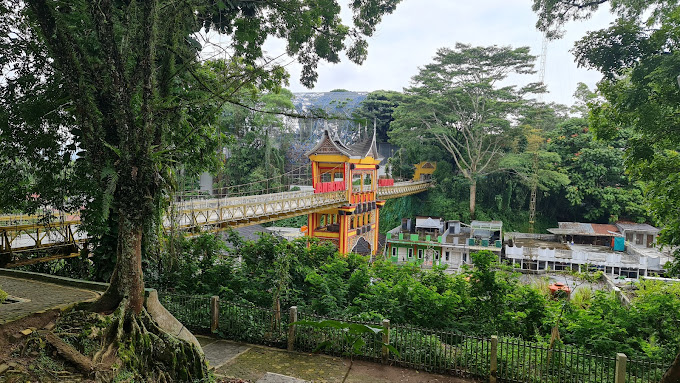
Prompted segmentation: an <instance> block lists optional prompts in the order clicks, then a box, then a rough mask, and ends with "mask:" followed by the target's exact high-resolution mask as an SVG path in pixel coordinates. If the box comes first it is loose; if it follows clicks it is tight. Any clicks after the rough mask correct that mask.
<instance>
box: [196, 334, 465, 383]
mask: <svg viewBox="0 0 680 383" xmlns="http://www.w3.org/2000/svg"><path fill="white" fill-rule="evenodd" d="M197 338H198V340H199V342H201V345H202V346H203V351H204V352H205V356H206V358H207V359H208V362H209V364H210V368H211V369H214V370H215V373H216V374H217V375H222V376H226V377H230V378H239V379H244V380H247V381H250V382H270V381H271V380H270V379H272V377H271V375H272V374H269V375H267V374H268V373H274V374H281V375H286V376H291V377H294V378H298V379H301V380H303V381H311V382H321V383H336V382H337V383H339V382H342V379H343V377H344V376H345V373H347V368H348V367H349V360H347V359H343V358H337V357H330V356H326V355H313V354H306V353H298V352H286V351H284V350H279V349H274V348H269V347H263V346H255V345H249V344H243V343H237V342H231V341H226V340H216V339H214V338H208V337H203V336H199V337H197ZM347 382H348V383H359V382H374V383H389V382H413V383H416V382H421V383H467V382H474V380H469V379H461V378H456V377H452V376H445V375H436V374H429V373H426V372H419V371H416V370H410V369H405V368H400V367H392V366H386V365H381V364H377V363H370V362H365V361H355V362H354V364H353V366H352V370H351V371H350V374H349V376H348V377H347Z"/></svg>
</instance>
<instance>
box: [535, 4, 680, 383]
mask: <svg viewBox="0 0 680 383" xmlns="http://www.w3.org/2000/svg"><path fill="white" fill-rule="evenodd" d="M603 4H608V5H609V6H610V8H611V10H612V12H613V13H614V14H616V16H617V19H616V21H615V22H614V23H612V24H611V26H609V27H608V28H603V29H600V30H596V31H593V32H590V33H588V34H587V35H586V36H585V37H583V38H582V39H581V40H580V41H578V42H577V43H576V46H575V48H574V53H575V56H576V61H577V62H578V64H579V65H581V66H585V67H588V68H593V69H597V70H599V71H600V72H601V73H602V75H603V78H602V80H601V81H600V83H599V84H598V91H599V92H600V94H601V95H602V96H603V97H604V99H605V100H604V101H601V102H594V103H592V108H591V124H592V125H593V128H594V129H595V131H596V133H597V135H598V136H600V137H604V138H608V137H612V136H615V135H616V134H617V132H618V131H619V130H621V129H626V128H632V129H633V131H634V135H633V137H632V138H631V139H630V140H628V147H627V149H626V160H627V164H626V165H627V166H626V168H627V171H628V172H629V173H630V174H631V175H632V176H634V177H635V178H637V179H639V180H642V181H644V182H645V188H646V191H647V198H648V199H649V201H650V208H651V212H652V214H653V215H654V216H655V218H656V220H657V222H658V223H659V224H661V225H663V229H662V232H661V238H660V239H661V241H662V242H663V243H666V244H669V245H672V246H679V245H680V182H678V181H680V180H679V179H678V169H680V155H679V151H678V148H679V146H680V88H679V86H680V84H678V82H677V77H678V75H679V74H680V50H678V47H679V46H680V4H678V2H677V1H666V0H650V1H636V0H620V1H613V0H612V1H608V0H598V1H587V0H579V1H571V0H570V1H566V0H534V5H533V8H534V10H535V11H536V12H537V13H538V14H539V21H538V23H537V27H538V28H539V29H541V30H545V31H549V32H551V33H552V35H554V36H559V31H560V30H561V27H562V26H563V25H564V24H565V23H566V22H569V21H571V20H578V19H581V18H586V17H588V16H590V15H591V14H592V12H594V11H595V10H597V9H598V8H599V7H600V6H601V5H603ZM555 32H557V33H555ZM675 255H676V265H677V262H678V261H677V260H678V258H680V252H678V251H676V253H675ZM675 270H677V268H676V269H675ZM661 381H662V382H663V383H668V382H678V381H680V354H678V356H677V357H676V359H675V361H674V363H673V364H672V365H671V367H670V368H669V369H668V371H667V372H666V374H665V375H664V377H663V378H662V380H661Z"/></svg>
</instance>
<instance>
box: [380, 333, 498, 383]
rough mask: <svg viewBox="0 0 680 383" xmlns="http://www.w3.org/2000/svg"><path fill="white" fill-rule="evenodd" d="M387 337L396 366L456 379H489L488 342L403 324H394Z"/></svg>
mask: <svg viewBox="0 0 680 383" xmlns="http://www.w3.org/2000/svg"><path fill="white" fill-rule="evenodd" d="M389 336H390V344H391V345H392V346H394V348H396V349H397V351H398V352H399V354H398V355H394V354H390V357H389V359H390V360H391V361H392V362H393V363H395V364H398V365H401V366H404V367H409V368H414V369H418V370H425V371H430V372H438V373H445V374H450V375H455V376H463V377H479V378H483V377H487V376H489V371H490V342H489V339H485V338H482V337H476V336H469V335H463V334H458V333H454V332H451V331H443V330H433V329H426V328H421V327H413V326H404V325H394V326H393V327H392V328H390V332H389Z"/></svg>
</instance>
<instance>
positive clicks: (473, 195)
mask: <svg viewBox="0 0 680 383" xmlns="http://www.w3.org/2000/svg"><path fill="white" fill-rule="evenodd" d="M476 204H477V180H476V179H474V178H472V179H471V180H470V218H471V219H474V218H475V206H476Z"/></svg>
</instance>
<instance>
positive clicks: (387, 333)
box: [382, 319, 390, 363]
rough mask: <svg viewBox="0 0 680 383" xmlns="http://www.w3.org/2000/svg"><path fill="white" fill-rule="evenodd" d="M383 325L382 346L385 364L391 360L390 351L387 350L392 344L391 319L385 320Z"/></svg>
mask: <svg viewBox="0 0 680 383" xmlns="http://www.w3.org/2000/svg"><path fill="white" fill-rule="evenodd" d="M382 325H383V328H384V330H383V333H382V342H383V343H384V344H383V346H382V361H383V363H387V360H388V359H389V356H390V350H389V349H387V346H386V345H387V344H390V320H389V319H383V321H382Z"/></svg>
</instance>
